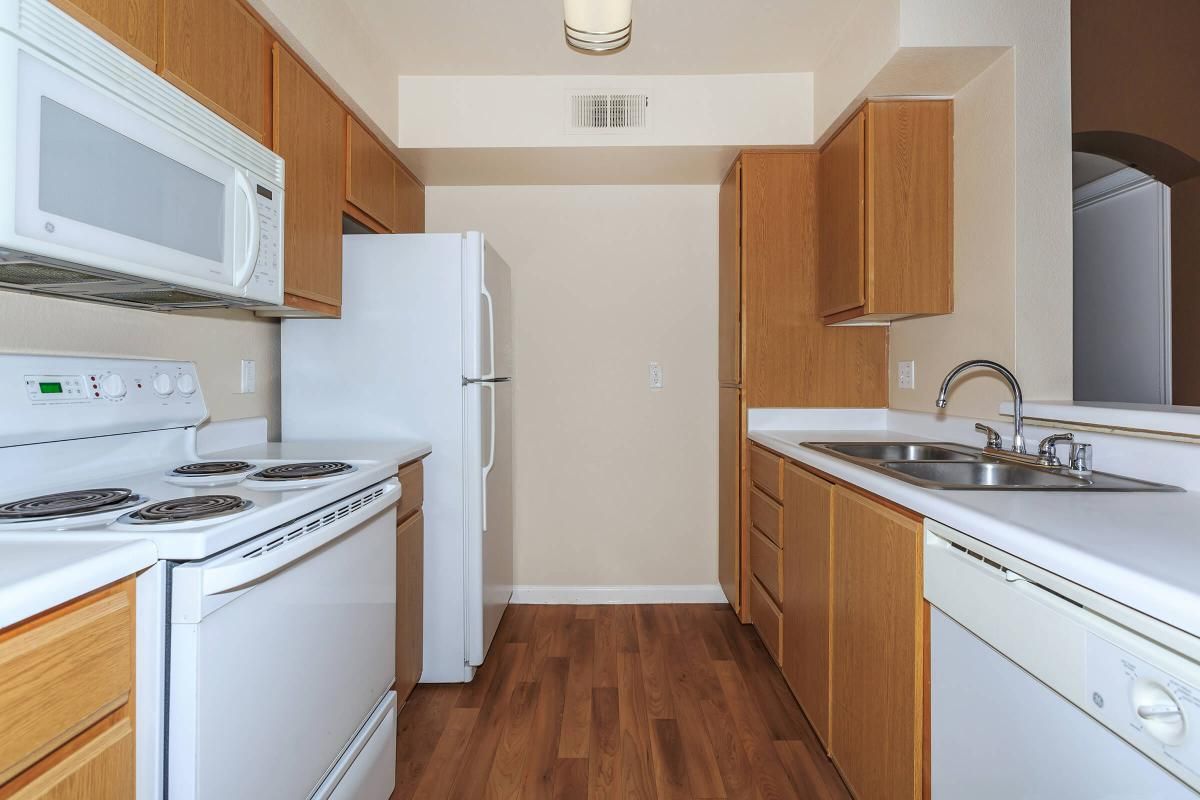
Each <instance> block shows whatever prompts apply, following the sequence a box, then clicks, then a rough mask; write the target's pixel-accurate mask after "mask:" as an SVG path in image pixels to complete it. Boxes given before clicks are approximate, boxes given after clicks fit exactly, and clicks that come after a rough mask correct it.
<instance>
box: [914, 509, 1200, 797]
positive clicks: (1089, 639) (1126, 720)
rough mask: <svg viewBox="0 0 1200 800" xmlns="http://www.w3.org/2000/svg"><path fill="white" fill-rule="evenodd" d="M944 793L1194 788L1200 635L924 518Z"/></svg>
mask: <svg viewBox="0 0 1200 800" xmlns="http://www.w3.org/2000/svg"><path fill="white" fill-rule="evenodd" d="M924 572H925V597H926V599H928V600H929V602H930V603H931V604H932V605H933V606H934V608H933V610H932V612H931V615H930V616H931V619H930V672H931V675H930V678H931V699H930V703H931V728H932V730H931V735H932V742H931V744H932V774H931V784H932V786H931V793H932V797H933V800H1176V799H1177V798H1180V799H1181V800H1194V798H1196V797H1197V796H1200V793H1198V792H1197V790H1198V789H1200V730H1193V727H1194V726H1200V640H1198V639H1197V638H1195V637H1193V636H1190V635H1188V634H1185V633H1183V632H1182V631H1180V630H1178V629H1176V628H1172V627H1170V626H1168V625H1165V624H1164V623H1162V622H1160V621H1158V620H1155V619H1152V618H1150V617H1147V616H1145V615H1143V614H1140V613H1138V612H1136V611H1134V610H1132V609H1130V608H1128V607H1127V606H1123V605H1120V604H1118V603H1115V602H1114V601H1112V600H1110V599H1108V598H1106V597H1103V596H1101V595H1098V594H1096V593H1095V592H1091V591H1089V590H1087V589H1084V588H1083V587H1081V586H1078V585H1077V584H1073V583H1070V582H1069V581H1065V580H1063V579H1062V578H1059V577H1058V576H1056V575H1053V574H1051V573H1048V572H1046V571H1044V570H1041V569H1039V568H1037V567H1035V566H1033V565H1031V564H1028V563H1025V562H1023V561H1020V560H1019V559H1015V558H1013V557H1012V556H1010V555H1008V554H1007V553H1004V552H1002V551H999V550H996V549H995V548H992V547H990V546H988V545H986V544H984V543H982V542H979V541H977V540H975V539H972V538H971V537H968V536H966V535H965V534H962V533H960V532H958V531H955V530H952V529H950V528H947V527H945V526H943V525H940V524H938V523H936V522H933V521H927V522H926V524H925V570H924Z"/></svg>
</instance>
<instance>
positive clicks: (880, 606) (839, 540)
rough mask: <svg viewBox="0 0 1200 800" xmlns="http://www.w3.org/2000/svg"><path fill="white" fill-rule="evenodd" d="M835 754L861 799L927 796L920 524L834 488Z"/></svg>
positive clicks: (832, 740)
mask: <svg viewBox="0 0 1200 800" xmlns="http://www.w3.org/2000/svg"><path fill="white" fill-rule="evenodd" d="M832 574H833V579H832V593H833V603H832V616H831V622H830V624H831V627H832V641H833V648H832V661H831V664H830V668H831V670H830V671H831V675H832V693H831V707H830V718H831V725H830V728H831V730H830V753H831V755H832V756H833V759H834V761H836V762H837V765H838V767H839V768H840V769H841V771H842V774H843V775H844V776H845V778H846V781H847V783H849V785H850V788H851V789H852V790H853V792H854V795H855V797H857V798H859V800H877V799H878V800H899V798H919V797H920V796H921V772H922V764H923V759H922V748H923V731H924V672H925V670H924V649H925V644H924V641H925V606H924V601H923V599H922V595H921V525H920V523H919V522H916V521H915V520H911V519H909V518H907V517H904V516H901V515H900V514H897V513H895V512H893V511H891V510H890V509H887V508H885V507H883V506H882V505H880V504H878V503H875V502H873V501H871V500H868V499H866V498H864V497H862V496H860V495H857V494H854V493H852V492H849V491H846V490H844V489H841V488H838V489H835V490H834V510H833V573H832Z"/></svg>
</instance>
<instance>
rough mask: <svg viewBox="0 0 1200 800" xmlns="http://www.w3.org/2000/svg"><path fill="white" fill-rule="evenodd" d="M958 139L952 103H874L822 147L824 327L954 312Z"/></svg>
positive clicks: (930, 101) (821, 246)
mask: <svg viewBox="0 0 1200 800" xmlns="http://www.w3.org/2000/svg"><path fill="white" fill-rule="evenodd" d="M953 137H954V121H953V107H952V103H951V101H949V100H899V101H885V102H871V103H867V104H866V105H865V106H864V107H863V108H862V110H860V111H859V112H858V113H857V114H855V115H854V117H853V118H851V120H850V121H849V122H848V123H847V124H846V125H845V126H844V127H843V128H842V129H841V130H840V131H839V132H838V133H837V135H835V136H834V138H833V139H831V140H830V142H829V143H828V144H827V145H826V147H825V149H824V150H822V151H821V177H820V223H821V226H820V227H821V233H820V270H819V287H820V290H819V298H820V313H821V315H822V317H823V318H824V321H825V322H826V323H827V324H834V323H839V322H849V321H857V322H867V321H887V320H894V319H901V318H903V317H909V316H919V315H930V314H948V313H950V311H952V310H953V307H954V282H953V275H954V253H953V231H952V228H953V162H954V141H953Z"/></svg>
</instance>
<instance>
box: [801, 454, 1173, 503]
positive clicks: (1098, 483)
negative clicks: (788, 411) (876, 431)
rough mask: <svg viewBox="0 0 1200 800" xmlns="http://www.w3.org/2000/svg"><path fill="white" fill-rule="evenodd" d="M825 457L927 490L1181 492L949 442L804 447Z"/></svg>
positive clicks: (1101, 473) (1170, 487)
mask: <svg viewBox="0 0 1200 800" xmlns="http://www.w3.org/2000/svg"><path fill="white" fill-rule="evenodd" d="M800 444H801V445H803V446H804V447H808V448H810V449H813V450H818V451H820V452H822V453H825V454H826V455H831V456H834V457H835V458H840V459H842V460H843V461H848V462H850V463H853V464H857V465H858V466H860V467H865V468H866V469H869V470H873V471H874V472H878V473H881V474H883V475H888V476H890V477H893V478H897V479H899V480H902V481H906V482H907V483H911V484H913V485H915V486H921V487H924V488H926V489H989V490H997V489H999V490H1010V491H1020V490H1023V491H1067V492H1072V491H1091V492H1181V491H1183V490H1182V489H1180V488H1179V487H1178V486H1168V485H1166V484H1162V483H1153V482H1151V481H1143V480H1138V479H1137V478H1127V477H1124V476H1121V475H1111V474H1109V473H1106V472H1092V473H1089V474H1087V475H1076V474H1072V473H1070V472H1068V471H1067V470H1066V469H1064V468H1062V467H1039V466H1033V465H1026V464H1018V463H1013V462H1009V461H1004V460H1003V459H1000V458H997V457H995V456H991V455H989V454H987V453H985V452H983V451H982V450H977V449H975V448H973V447H968V446H966V445H961V444H953V443H950V442H929V443H926V442H801V443H800Z"/></svg>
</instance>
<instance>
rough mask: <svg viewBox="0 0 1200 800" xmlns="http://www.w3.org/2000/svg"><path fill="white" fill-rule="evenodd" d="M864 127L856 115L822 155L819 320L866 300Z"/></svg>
mask: <svg viewBox="0 0 1200 800" xmlns="http://www.w3.org/2000/svg"><path fill="white" fill-rule="evenodd" d="M866 126H867V115H866V112H865V111H859V112H858V113H857V114H855V115H854V117H853V118H852V119H851V120H850V121H849V122H848V123H846V127H844V128H842V130H841V131H839V132H838V134H837V136H835V137H834V138H833V139H832V140H831V141H830V142H829V144H828V146H826V148H825V149H824V150H823V151H822V152H821V163H820V177H819V179H818V187H819V188H818V192H819V198H818V204H819V209H820V211H819V214H820V226H819V227H818V240H819V243H818V248H819V249H818V253H819V257H818V259H819V260H818V264H819V272H818V275H817V290H818V291H817V296H818V297H819V299H820V312H821V314H822V315H829V314H834V313H837V312H840V311H846V310H848V309H852V308H859V307H861V306H862V305H863V304H864V302H865V301H866V272H865V262H864V253H863V251H864V247H865V245H866V243H865V241H864V240H863V235H864V231H865V230H866V216H865V203H864V200H865V198H864V192H865V191H866V178H865V169H866V165H865V162H866V152H865V150H864V143H865V141H866Z"/></svg>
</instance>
